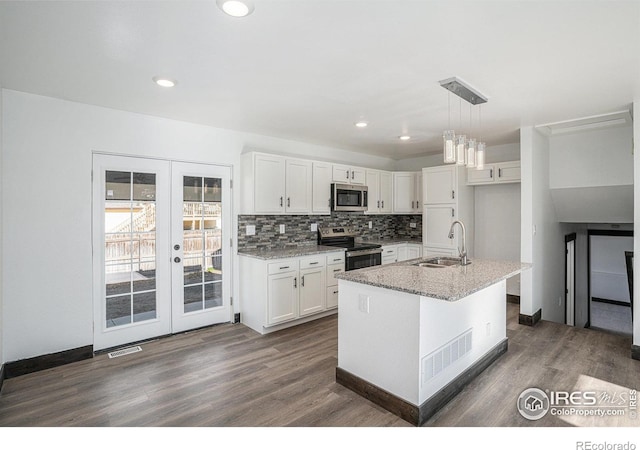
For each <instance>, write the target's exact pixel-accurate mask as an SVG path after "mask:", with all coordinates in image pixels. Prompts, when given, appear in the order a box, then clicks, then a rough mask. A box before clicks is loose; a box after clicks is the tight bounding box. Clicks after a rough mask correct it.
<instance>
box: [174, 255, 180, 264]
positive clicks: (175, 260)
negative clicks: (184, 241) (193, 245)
mask: <svg viewBox="0 0 640 450" xmlns="http://www.w3.org/2000/svg"><path fill="white" fill-rule="evenodd" d="M180 261H181V259H180V258H179V257H178V256H176V257H175V258H173V262H176V263H179V262H180Z"/></svg>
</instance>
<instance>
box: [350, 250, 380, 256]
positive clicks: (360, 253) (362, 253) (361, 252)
mask: <svg viewBox="0 0 640 450" xmlns="http://www.w3.org/2000/svg"><path fill="white" fill-rule="evenodd" d="M380 253H382V249H381V248H372V249H367V250H356V251H353V252H347V258H352V257H354V256H366V255H375V254H380Z"/></svg>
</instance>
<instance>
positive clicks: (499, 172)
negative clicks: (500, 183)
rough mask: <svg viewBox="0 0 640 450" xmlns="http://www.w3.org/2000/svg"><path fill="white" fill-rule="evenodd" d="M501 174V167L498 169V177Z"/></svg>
mask: <svg viewBox="0 0 640 450" xmlns="http://www.w3.org/2000/svg"><path fill="white" fill-rule="evenodd" d="M501 176H502V169H498V178H500V177H501Z"/></svg>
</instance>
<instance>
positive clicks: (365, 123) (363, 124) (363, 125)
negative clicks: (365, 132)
mask: <svg viewBox="0 0 640 450" xmlns="http://www.w3.org/2000/svg"><path fill="white" fill-rule="evenodd" d="M367 125H369V124H368V123H367V122H365V121H364V120H359V121H358V122H356V126H357V127H358V128H367Z"/></svg>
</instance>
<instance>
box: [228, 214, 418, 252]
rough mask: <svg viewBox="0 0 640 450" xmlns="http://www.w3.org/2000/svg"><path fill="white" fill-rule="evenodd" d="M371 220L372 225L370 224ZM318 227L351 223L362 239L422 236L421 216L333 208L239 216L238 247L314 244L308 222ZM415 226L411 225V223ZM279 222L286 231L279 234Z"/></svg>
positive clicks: (314, 233)
mask: <svg viewBox="0 0 640 450" xmlns="http://www.w3.org/2000/svg"><path fill="white" fill-rule="evenodd" d="M369 222H371V225H372V226H371V228H369ZM314 223H315V224H318V227H319V228H321V227H351V228H353V229H355V230H356V232H357V233H358V236H359V237H361V238H363V239H385V238H407V239H420V238H421V237H422V216H421V215H419V214H416V215H407V216H404V215H402V216H399V215H390V214H389V215H375V216H373V215H372V216H369V215H365V214H364V213H345V212H342V213H340V212H334V213H332V214H331V215H330V216H306V215H300V216H273V215H269V216H253V215H239V216H238V248H264V249H268V248H276V247H289V246H290V247H294V246H297V245H305V244H307V245H308V244H316V243H317V242H318V232H317V231H311V224H314ZM411 223H415V224H416V227H415V228H411V226H410V224H411ZM247 225H254V226H255V227H256V234H255V235H253V236H247V235H246V226H247ZM280 225H284V227H285V233H284V234H280Z"/></svg>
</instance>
